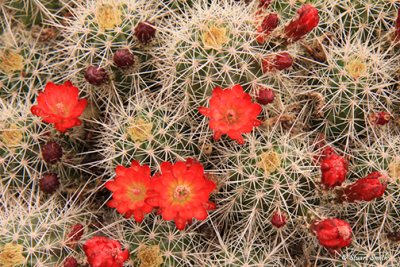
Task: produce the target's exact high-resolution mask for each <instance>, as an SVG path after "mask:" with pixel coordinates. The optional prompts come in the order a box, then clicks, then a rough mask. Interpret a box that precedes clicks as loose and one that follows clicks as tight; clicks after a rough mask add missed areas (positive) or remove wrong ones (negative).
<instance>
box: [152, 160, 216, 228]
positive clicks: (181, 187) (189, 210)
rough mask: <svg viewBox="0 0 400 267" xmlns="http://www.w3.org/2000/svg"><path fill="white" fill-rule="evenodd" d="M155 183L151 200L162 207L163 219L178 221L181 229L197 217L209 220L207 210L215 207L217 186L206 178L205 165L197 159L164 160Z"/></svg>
mask: <svg viewBox="0 0 400 267" xmlns="http://www.w3.org/2000/svg"><path fill="white" fill-rule="evenodd" d="M151 184H152V189H153V194H152V196H151V197H149V198H148V199H147V203H149V204H151V205H153V206H154V207H159V213H160V214H161V215H162V217H163V219H164V220H167V221H169V220H174V221H175V225H176V227H177V228H178V229H179V230H183V229H184V228H185V226H186V224H187V223H190V222H191V221H192V219H193V218H196V219H197V220H204V219H206V218H207V216H208V214H207V211H208V210H213V209H215V204H214V203H212V202H210V201H209V197H210V193H211V192H212V191H213V190H214V189H215V187H216V185H215V183H214V182H212V181H210V180H208V179H207V178H206V176H205V174H204V169H203V166H202V165H201V164H200V163H198V162H196V161H194V160H193V159H187V160H186V162H182V161H179V162H177V163H175V164H171V163H169V162H163V163H162V164H161V172H160V173H158V174H156V175H155V177H154V178H153V179H152V183H151Z"/></svg>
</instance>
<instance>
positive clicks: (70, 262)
mask: <svg viewBox="0 0 400 267" xmlns="http://www.w3.org/2000/svg"><path fill="white" fill-rule="evenodd" d="M63 267H78V261H77V260H76V259H75V258H74V257H72V256H71V257H68V258H66V259H65V261H64V265H63Z"/></svg>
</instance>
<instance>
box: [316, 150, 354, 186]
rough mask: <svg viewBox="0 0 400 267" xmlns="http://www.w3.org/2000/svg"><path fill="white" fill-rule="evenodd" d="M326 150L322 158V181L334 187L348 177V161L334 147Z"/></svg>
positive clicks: (325, 184)
mask: <svg viewBox="0 0 400 267" xmlns="http://www.w3.org/2000/svg"><path fill="white" fill-rule="evenodd" d="M326 151H327V152H324V154H325V155H324V156H323V157H322V159H321V183H322V184H323V185H324V186H325V187H327V188H333V187H335V186H338V185H341V184H342V183H343V182H344V180H345V179H346V175H347V171H348V162H347V160H346V159H345V158H344V157H342V156H339V155H338V154H336V153H335V152H334V151H333V149H331V148H327V149H326Z"/></svg>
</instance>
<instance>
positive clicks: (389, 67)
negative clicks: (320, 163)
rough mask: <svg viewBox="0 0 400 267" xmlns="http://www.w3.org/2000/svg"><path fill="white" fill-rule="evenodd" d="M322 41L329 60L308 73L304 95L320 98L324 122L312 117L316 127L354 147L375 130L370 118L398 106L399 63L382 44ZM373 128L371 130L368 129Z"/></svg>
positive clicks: (354, 39)
mask: <svg viewBox="0 0 400 267" xmlns="http://www.w3.org/2000/svg"><path fill="white" fill-rule="evenodd" d="M334 40H336V39H333V40H330V41H328V43H327V44H325V43H323V51H324V53H325V54H326V62H323V63H318V64H317V65H316V66H315V68H314V69H312V70H310V71H309V73H308V75H309V77H308V78H307V80H308V81H307V84H301V85H300V86H299V87H301V88H300V90H301V91H300V92H302V93H304V92H307V93H308V92H315V93H317V92H318V93H320V94H322V96H323V98H324V104H323V106H322V107H320V111H322V112H323V113H324V115H323V117H322V118H318V117H314V118H313V122H312V123H313V125H314V127H315V128H319V129H320V130H322V131H324V133H325V134H326V136H328V137H329V138H331V139H332V140H335V142H337V143H342V144H347V145H349V144H351V142H353V141H354V140H358V139H360V138H362V137H365V136H366V134H367V133H366V132H367V130H368V128H370V127H371V122H370V121H369V117H370V115H372V114H373V113H376V112H381V111H384V112H387V113H388V114H393V112H394V111H395V110H396V109H397V107H398V104H399V98H398V96H397V95H396V91H397V89H396V86H397V85H396V79H395V77H396V76H395V71H396V67H395V66H396V64H397V62H398V60H399V56H398V54H397V53H395V52H394V51H393V49H387V48H383V47H382V46H381V43H380V42H375V43H374V44H369V43H368V42H367V43H365V42H363V41H362V39H361V36H360V35H355V36H352V37H351V38H347V37H346V38H345V39H344V40H343V42H342V43H340V44H337V43H335V41H334ZM368 126H370V127H368Z"/></svg>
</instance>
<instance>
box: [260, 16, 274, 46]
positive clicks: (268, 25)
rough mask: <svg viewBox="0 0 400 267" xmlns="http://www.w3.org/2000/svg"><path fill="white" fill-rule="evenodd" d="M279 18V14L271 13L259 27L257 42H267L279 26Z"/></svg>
mask: <svg viewBox="0 0 400 267" xmlns="http://www.w3.org/2000/svg"><path fill="white" fill-rule="evenodd" d="M278 25H279V18H278V15H277V14H269V15H268V16H266V17H265V18H264V20H263V21H262V22H261V25H260V26H258V28H257V42H258V43H259V44H263V43H265V41H266V40H267V38H268V36H269V35H270V34H271V33H272V32H273V31H274V30H275V29H276V28H277V27H278Z"/></svg>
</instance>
